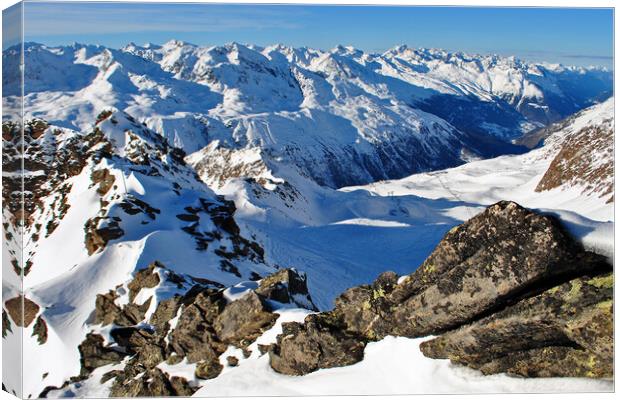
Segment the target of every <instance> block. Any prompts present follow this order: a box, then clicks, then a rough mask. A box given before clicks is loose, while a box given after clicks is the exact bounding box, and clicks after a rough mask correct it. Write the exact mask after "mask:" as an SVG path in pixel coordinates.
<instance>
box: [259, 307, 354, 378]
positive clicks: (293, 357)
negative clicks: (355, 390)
mask: <svg viewBox="0 0 620 400" xmlns="http://www.w3.org/2000/svg"><path fill="white" fill-rule="evenodd" d="M343 328H344V326H343V325H342V321H341V320H340V319H339V318H338V317H337V316H335V315H334V314H331V313H321V314H313V315H309V316H308V317H306V320H305V321H304V323H303V324H299V323H297V322H287V323H284V324H282V334H281V335H278V341H277V344H275V345H274V346H272V348H271V349H270V351H269V358H270V365H271V367H272V368H273V369H274V370H275V371H277V372H280V373H282V374H287V375H305V374H308V373H310V372H313V371H316V370H317V369H319V368H332V367H341V366H345V365H351V364H355V363H357V362H359V361H361V360H362V359H363V358H364V347H365V346H366V342H365V341H364V340H363V339H361V338H359V337H357V336H355V335H350V334H348V333H346V331H345V330H344V329H343Z"/></svg>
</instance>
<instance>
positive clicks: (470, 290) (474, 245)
mask: <svg viewBox="0 0 620 400" xmlns="http://www.w3.org/2000/svg"><path fill="white" fill-rule="evenodd" d="M610 269H611V267H610V265H609V264H608V262H607V260H606V259H605V257H603V256H600V255H597V254H594V253H592V252H588V251H585V250H584V249H583V247H582V246H581V245H580V244H579V243H577V242H576V241H575V240H574V239H573V238H572V237H571V236H570V235H569V234H568V233H567V232H566V231H565V229H563V228H562V227H561V226H560V223H559V222H558V221H557V220H556V219H555V218H553V217H550V216H546V215H541V214H537V213H534V212H533V211H530V210H528V209H525V208H523V207H521V206H519V205H518V204H516V203H514V202H507V201H502V202H499V203H497V204H494V205H492V206H490V207H489V208H487V209H486V211H484V212H483V213H481V214H479V215H478V216H476V217H474V218H472V219H470V220H469V221H467V222H465V223H464V224H462V225H459V226H457V227H456V228H453V229H452V230H451V231H450V232H448V234H447V235H446V236H445V237H444V238H443V239H442V240H441V242H440V243H439V245H438V246H437V247H436V248H435V250H434V251H433V252H432V253H431V255H430V256H429V257H428V258H427V259H426V260H425V261H424V263H423V264H422V265H421V266H420V267H419V268H418V270H416V272H414V273H413V274H411V275H409V276H408V277H407V278H405V279H404V281H403V282H401V284H400V285H398V286H397V287H396V288H395V289H394V291H393V292H392V293H390V295H389V296H388V301H390V302H392V303H393V304H395V305H397V307H395V308H394V312H393V314H392V319H393V327H394V329H393V331H392V332H391V333H392V334H396V335H400V336H407V337H419V336H426V335H429V334H437V333H440V332H442V331H445V330H448V329H452V328H455V327H458V326H460V325H462V324H465V323H468V322H471V321H473V320H475V319H477V318H479V317H480V316H482V315H484V314H487V313H490V312H493V311H495V310H498V309H501V308H502V307H504V306H505V305H506V304H508V303H510V302H512V301H514V300H515V299H518V298H521V297H525V296H528V295H530V294H531V293H530V292H536V291H540V290H541V289H542V288H544V287H548V286H553V285H555V284H557V283H561V282H563V281H565V280H567V278H570V277H575V276H580V275H584V274H589V273H599V272H601V271H605V270H610Z"/></svg>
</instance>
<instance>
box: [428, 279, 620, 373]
mask: <svg viewBox="0 0 620 400" xmlns="http://www.w3.org/2000/svg"><path fill="white" fill-rule="evenodd" d="M612 308H613V274H608V275H604V276H601V277H596V278H586V277H582V278H577V279H574V280H571V281H570V282H567V283H564V284H561V285H559V286H556V287H554V288H552V289H549V290H546V291H545V292H543V293H541V294H539V295H537V296H534V297H531V298H528V299H525V300H522V301H520V302H518V303H516V304H515V305H512V306H510V307H507V308H506V309H504V310H502V311H500V312H497V313H495V314H492V315H490V316H488V317H486V318H483V319H481V320H479V321H476V322H474V323H472V324H470V325H466V326H463V327H461V328H459V329H456V330H453V331H450V332H447V333H444V334H443V335H441V336H439V337H437V338H435V339H433V340H430V341H427V342H424V343H422V344H421V345H420V349H421V350H422V352H423V353H424V354H425V355H426V356H427V357H431V358H446V359H451V360H453V361H454V362H456V363H459V364H463V365H467V366H470V367H473V368H476V369H479V370H481V371H482V372H483V373H485V374H492V373H500V372H506V373H511V374H517V375H522V376H537V377H540V376H545V377H549V376H587V377H597V378H609V377H612V376H613V311H612Z"/></svg>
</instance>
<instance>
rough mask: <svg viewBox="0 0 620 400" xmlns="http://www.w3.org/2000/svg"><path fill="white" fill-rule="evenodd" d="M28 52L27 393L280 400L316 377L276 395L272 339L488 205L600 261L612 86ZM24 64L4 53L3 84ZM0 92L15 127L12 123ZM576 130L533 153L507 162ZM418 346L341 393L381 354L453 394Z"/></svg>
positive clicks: (335, 54)
mask: <svg viewBox="0 0 620 400" xmlns="http://www.w3.org/2000/svg"><path fill="white" fill-rule="evenodd" d="M25 48H26V53H25V63H26V67H25V78H26V96H25V98H24V102H25V110H26V118H25V121H24V123H25V126H24V130H23V132H24V137H23V138H22V137H21V126H20V125H19V123H15V122H11V120H10V118H8V119H7V121H5V122H4V123H3V202H4V204H5V207H4V209H3V218H4V220H3V222H5V225H4V229H5V242H8V243H11V244H12V246H8V247H6V248H3V251H4V254H3V260H8V261H9V262H3V276H4V278H3V298H4V302H3V344H4V345H5V346H15V347H17V346H20V343H23V350H24V366H23V369H24V370H25V371H28V374H25V375H24V377H25V380H24V381H23V388H24V396H25V397H28V396H29V395H31V396H38V395H40V394H42V393H44V394H46V395H49V396H51V397H53V396H91V397H92V396H110V395H111V394H123V395H149V394H152V393H154V391H153V390H154V389H153V388H152V387H151V386H150V385H151V384H152V383H153V382H155V383H153V384H154V385H155V384H157V385H159V384H161V387H163V388H164V389H165V390H167V391H163V392H158V393H160V394H162V395H191V394H192V393H194V391H196V390H197V389H198V387H199V386H202V387H203V388H202V389H201V391H199V392H197V394H198V395H200V394H207V395H217V394H256V393H260V391H257V392H252V393H248V392H245V393H240V392H234V393H233V392H231V391H230V388H232V387H234V388H239V390H240V391H242V390H244V389H245V390H253V389H255V388H252V387H250V386H248V385H245V386H244V385H241V384H240V383H242V382H244V379H246V380H247V382H259V383H260V382H266V383H267V384H269V385H270V388H276V389H277V390H275V389H274V391H273V392H272V391H271V389H269V390H266V391H265V393H266V394H273V393H275V394H289V393H291V392H292V390H293V389H291V388H292V387H293V386H294V385H293V383H294V382H299V383H301V384H303V383H304V382H308V381H306V380H304V379H306V378H300V380H299V381H293V380H286V382H287V383H286V384H280V383H282V382H284V381H282V382H279V379H280V378H281V377H279V375H276V374H275V373H274V372H273V371H272V370H271V369H269V366H268V362H267V361H266V360H267V357H268V356H267V355H263V351H262V350H261V348H263V347H262V346H267V345H269V344H271V343H274V341H275V340H276V336H277V335H278V334H279V333H281V332H282V324H283V323H285V322H290V321H298V322H301V321H302V320H303V319H304V318H305V317H306V316H307V315H308V314H311V313H313V312H315V311H316V309H319V310H328V309H330V308H331V307H332V305H333V301H334V299H335V298H336V297H337V296H338V295H340V294H341V293H342V292H343V291H344V290H345V289H347V288H349V287H351V286H354V285H359V284H366V283H369V282H371V281H372V280H373V279H375V278H376V277H377V275H379V273H381V272H383V271H386V270H393V271H395V272H396V273H397V274H399V275H405V274H409V273H411V272H412V271H414V270H416V268H418V267H419V266H420V265H421V264H422V262H423V261H424V260H425V259H426V258H427V256H428V255H429V254H430V253H431V252H432V251H433V249H434V248H435V246H436V245H437V243H439V242H440V240H441V238H442V237H444V235H445V234H446V233H447V232H448V231H450V230H451V229H452V228H454V227H455V226H456V225H459V224H461V223H462V222H463V221H465V220H468V219H470V218H472V217H473V216H475V215H476V214H478V213H480V212H481V211H483V210H484V209H485V207H486V206H487V205H489V204H491V203H494V202H496V201H498V200H503V199H508V200H515V201H518V202H520V203H522V204H523V205H524V206H527V207H534V208H539V209H542V211H543V212H545V213H552V214H554V215H556V216H558V217H559V218H560V221H561V222H562V223H563V225H564V226H565V227H566V228H567V229H568V230H569V231H570V232H572V233H573V234H574V235H575V236H576V237H577V238H579V239H580V240H581V242H582V243H583V244H584V246H585V247H586V248H587V249H591V250H595V251H597V252H598V253H601V254H603V255H605V256H611V255H612V254H613V235H611V232H613V222H612V221H613V151H612V148H613V109H614V103H613V98H610V99H608V100H606V101H604V102H601V103H598V104H595V105H593V106H591V107H589V108H585V107H586V106H588V105H590V104H591V103H592V102H594V101H595V100H596V99H599V98H604V97H606V96H607V95H608V90H609V89H610V79H611V74H610V73H609V72H606V71H603V70H598V69H577V68H565V67H560V66H545V65H529V64H524V63H521V62H519V61H517V60H514V59H507V58H500V57H496V56H488V57H484V56H472V55H465V54H461V53H458V54H452V53H447V52H443V51H439V50H424V49H417V50H416V49H408V48H406V47H398V48H394V49H392V50H390V51H388V52H386V53H384V54H366V53H363V52H361V51H359V50H356V49H353V48H345V47H337V48H335V49H332V50H330V51H319V50H312V49H307V48H301V49H293V48H288V47H285V46H272V47H267V48H260V47H256V46H243V45H239V44H230V45H226V46H216V47H208V48H201V47H197V46H193V45H190V44H186V43H182V42H177V41H171V42H169V43H166V44H165V45H163V46H158V45H147V46H136V45H133V44H130V45H128V46H126V47H125V48H123V49H120V50H115V49H110V48H105V47H102V46H89V45H79V44H75V45H71V46H63V47H47V46H43V45H39V44H34V43H29V44H27V45H26V47H25ZM16 55H17V53H16V52H15V51H13V50H10V49H9V50H7V51H5V52H4V53H3V62H5V63H6V64H5V65H6V67H5V69H6V70H7V71H9V72H10V71H12V70H17V68H12V67H16V64H12V63H15V62H16V58H15V56H16ZM13 78H15V77H11V76H10V73H9V74H8V75H4V76H3V83H4V84H5V88H4V90H5V97H4V98H3V101H4V104H5V106H6V110H10V109H11V108H12V106H18V105H20V103H19V101H20V99H19V96H18V94H19V91H20V89H19V87H17V86H16V85H15V84H14V81H13V80H12V79H13ZM16 81H19V80H16ZM580 110H581V111H580ZM574 111H577V113H576V114H574V115H571V116H570V117H568V118H565V119H562V120H560V121H559V122H558V123H557V124H555V125H547V131H545V141H544V144H543V145H542V146H541V147H539V148H537V149H535V150H533V151H530V152H528V153H526V154H508V155H507V154H506V153H511V152H522V151H525V149H524V148H522V147H517V146H514V145H513V144H511V143H510V140H512V139H513V138H516V137H518V136H519V135H521V134H522V133H524V132H527V131H528V130H529V129H531V128H533V127H539V126H542V125H546V124H547V123H548V122H550V121H556V120H559V119H560V118H564V117H566V116H567V115H568V114H570V113H572V112H574ZM500 154H504V155H502V156H500V157H496V158H492V159H481V158H488V157H490V156H495V155H500ZM22 161H23V164H22ZM465 162H467V163H466V164H465V165H460V164H463V163H465ZM412 172H419V173H418V174H415V175H410V174H411V173H412ZM403 177H404V178H403ZM390 178H402V179H399V180H387V179H390ZM22 179H23V182H22ZM22 184H23V189H24V191H23V198H22V197H21V196H22V195H21V189H22ZM353 184H357V185H359V186H345V185H353ZM336 188H340V189H336ZM22 199H23V201H24V204H23V206H24V207H23V209H22V207H21V203H20V200H22ZM22 218H23V221H24V226H23V233H24V236H23V237H24V238H25V240H24V241H23V242H22V241H21V236H20V234H19V231H20V228H22V227H20V226H19V221H20V220H21V219H22ZM19 250H23V262H20V261H21V260H20V254H18V252H19ZM291 267H292V268H295V269H296V270H298V271H299V272H300V273H297V272H295V273H293V272H288V271H293V270H289V269H285V268H291ZM285 271H286V272H285ZM21 274H23V287H22V282H20V275H21ZM273 274H275V275H273ZM274 276H275V278H274ZM306 286H307V289H308V290H307V291H306ZM300 288H301V289H300ZM22 289H23V294H24V298H23V300H22V299H21V298H20V297H19V295H20V293H21V290H22ZM308 292H309V293H308ZM252 293H254V294H252ZM22 301H23V303H22ZM21 304H23V305H24V310H25V311H26V313H25V314H24V315H23V316H20V313H19V311H20V309H21V307H20V305H21ZM245 313H251V314H248V315H251V318H245V319H244V316H245ZM254 317H256V318H258V320H259V321H260V322H261V323H260V324H259V325H260V326H258V325H257V326H255V324H254V321H255V320H254V319H253V318H254ZM224 319H226V321H227V323H230V324H231V325H230V326H227V325H226V324H225V323H223V322H222V321H223V320H224ZM218 321H219V322H218ZM237 323H239V324H241V325H244V324H245V326H243V329H244V330H247V331H246V332H245V335H244V336H243V337H241V336H239V337H237V336H235V334H234V333H231V331H234V329H233V328H231V326H235V324H237ZM247 325H250V326H247ZM20 326H23V330H22V329H19V327H20ZM5 328H6V329H5ZM196 332H200V334H199V335H198V336H196V335H195V334H196ZM205 343H207V344H208V346H205ZM149 346H154V347H149ZM417 346H418V341H409V340H406V339H402V340H401V339H395V338H386V339H384V340H382V341H381V342H379V343H376V346H375V345H373V346H369V349H368V351H369V352H370V353H369V357H368V358H367V360H365V361H364V364H363V371H361V373H360V370H359V368H362V367H360V366H358V367H346V368H353V369H346V368H343V369H341V370H340V371H339V373H337V374H335V375H333V376H335V377H337V378H338V379H342V382H347V379H349V378H347V374H349V373H352V372H354V373H355V374H359V375H355V376H357V377H360V376H365V374H367V373H368V371H371V372H373V371H378V370H382V371H383V370H384V369H382V367H381V365H380V363H383V362H385V361H384V360H385V352H386V350H387V351H388V352H392V355H393V357H400V358H399V359H398V360H397V362H395V364H394V365H396V366H400V365H405V364H406V363H407V362H409V361H410V359H409V358H408V357H409V355H411V354H414V355H415V356H416V357H418V358H419V359H420V360H425V362H427V363H428V365H429V368H437V367H438V368H440V370H441V371H442V374H443V375H444V376H446V377H447V379H449V381H447V382H446V386H445V388H448V389H446V390H456V389H454V388H455V387H457V386H459V385H460V383H459V382H461V381H464V379H463V376H468V375H467V373H466V372H463V370H455V369H454V368H452V367H448V366H447V364H445V363H442V364H438V363H436V362H435V361H430V360H428V359H422V358H421V357H422V356H421V354H420V353H419V350H417ZM373 349H375V350H373ZM248 350H250V352H251V354H249V355H248ZM373 351H375V353H374V355H373V353H372V352H373ZM376 352H380V353H381V355H380V356H378V355H377V353H376ZM229 358H230V359H229ZM58 360H63V363H62V364H61V365H60V364H59V363H58ZM207 360H208V361H217V362H215V364H217V368H219V369H217V368H216V369H217V371H216V373H213V371H210V370H209V368H211V367H213V364H209V363H207V362H206V361H207ZM218 360H219V361H218ZM234 360H236V361H234ZM420 362H423V361H420ZM235 363H239V368H237V366H236V365H237V364H235ZM233 364H234V365H233ZM252 368H254V370H252ZM356 368H357V369H356ZM398 369H401V368H400V367H398ZM402 370H403V371H404V370H405V369H402ZM157 371H160V372H157ZM356 371H357V372H356ZM403 371H388V372H389V373H388V375H390V376H394V377H396V378H394V379H397V378H398V379H400V378H399V377H402V376H403V375H402V372H403ZM455 371H457V372H456V373H455ZM459 371H460V372H459ZM392 372H394V374H392ZM396 372H400V373H401V374H396ZM218 374H219V375H218ZM248 374H254V375H251V376H250V375H248ZM455 374H456V375H458V374H461V375H459V376H457V377H455ZM463 374H465V375H463ZM9 376H10V375H9ZM421 376H422V377H424V376H425V375H421ZM10 377H11V378H13V380H11V379H5V382H4V383H5V384H6V385H7V388H9V389H12V388H14V387H18V386H19V385H20V383H19V376H18V374H17V372H16V373H15V376H10ZM314 377H315V378H316V377H318V378H316V379H317V380H316V381H315V383H316V382H319V383H320V385H319V386H322V385H323V384H322V382H324V381H323V379H324V377H325V375H324V374H322V372H321V371H319V372H318V375H314ZM322 377H323V378H322ZM164 378H165V379H164ZM181 378H182V379H181ZM249 378H251V379H249ZM308 378H309V379H310V381H312V379H315V378H313V377H312V376H308ZM282 379H286V378H282ZM459 379H460V380H459ZM477 379H479V381H478V383H479V385H478V386H475V387H478V388H481V390H483V391H497V390H504V388H507V387H516V388H517V389H518V390H519V389H520V390H536V389H537V388H538V389H539V388H540V387H545V388H555V387H557V386H556V385H557V382H555V381H547V382H543V383H541V385H543V386H540V385H538V383H536V384H534V383H531V382H521V380H515V381H510V380H509V381H501V382H498V381H494V380H493V379H494V378H493V377H491V378H485V377H481V376H477ZM485 379H486V380H485ZM517 381H518V382H517ZM125 382H126V383H127V384H125ZM291 382H293V383H291ZM394 382H395V381H394V380H392V381H391V383H389V382H388V383H387V384H386V386H378V388H377V389H376V390H378V392H377V393H379V392H381V393H384V394H385V393H389V391H390V387H391V386H389V385H391V384H395V383H394ZM403 382H413V383H416V382H417V383H420V382H421V381H420V379H418V380H407V379H404V380H403ZM403 382H400V384H403ZM400 384H398V385H396V386H393V388H396V387H398V388H399V389H398V390H403V391H409V392H411V390H412V389H411V388H412V386H411V385H406V384H405V385H404V386H401V385H400ZM572 384H573V385H574V387H575V388H586V389H587V388H590V389H596V390H600V389H603V390H606V389H608V387H609V385H608V384H607V383H606V382H594V383H593V384H590V383H584V382H581V381H574V382H572ZM11 385H12V387H11ZM290 385H293V386H290ZM512 385H516V386H512ZM161 387H159V388H156V389H161ZM317 387H318V386H317V384H314V385H312V384H310V385H308V386H307V389H308V390H309V392H307V393H306V394H311V392H312V391H313V390H316V392H315V394H316V393H319V392H320V390H319V389H317ZM279 388H281V389H282V390H280V389H279ZM338 390H343V391H346V388H341V387H338ZM349 393H350V392H349ZM332 394H333V393H332Z"/></svg>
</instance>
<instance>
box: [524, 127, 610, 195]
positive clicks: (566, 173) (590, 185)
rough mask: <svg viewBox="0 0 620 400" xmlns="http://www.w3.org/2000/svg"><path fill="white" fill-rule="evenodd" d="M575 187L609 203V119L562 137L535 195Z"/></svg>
mask: <svg viewBox="0 0 620 400" xmlns="http://www.w3.org/2000/svg"><path fill="white" fill-rule="evenodd" d="M560 187H564V188H565V187H577V188H578V189H580V190H581V191H582V193H583V194H585V195H592V194H595V195H597V197H600V198H604V199H606V202H607V203H612V202H613V195H614V124H613V118H610V119H607V120H604V121H602V122H601V123H600V124H599V125H594V126H586V127H585V128H583V129H581V130H579V131H577V132H574V133H572V134H570V135H568V137H566V138H564V141H563V143H562V146H561V149H560V151H559V152H558V154H557V155H556V156H555V158H554V159H553V161H551V164H550V165H549V168H548V169H547V171H546V172H545V174H544V175H543V177H542V178H541V179H540V182H538V185H537V186H536V189H535V190H536V191H537V192H543V191H546V190H552V189H555V188H560Z"/></svg>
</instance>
